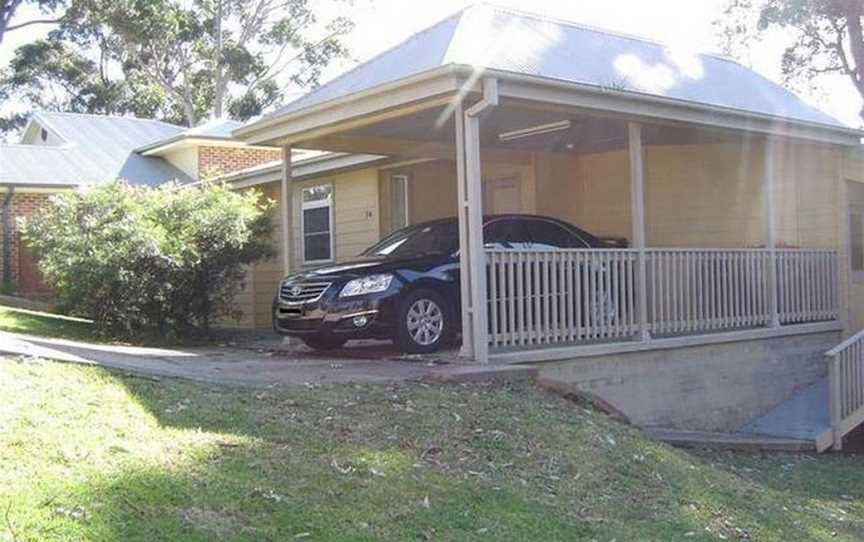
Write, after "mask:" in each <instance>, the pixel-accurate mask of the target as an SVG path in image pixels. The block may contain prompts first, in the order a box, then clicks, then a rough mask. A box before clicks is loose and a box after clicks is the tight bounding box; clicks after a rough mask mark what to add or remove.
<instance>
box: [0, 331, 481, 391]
mask: <svg viewBox="0 0 864 542" xmlns="http://www.w3.org/2000/svg"><path fill="white" fill-rule="evenodd" d="M272 346H273V348H269V347H268V346H267V345H266V344H250V345H248V346H240V345H226V346H214V347H190V348H185V347H184V348H145V347H137V346H117V345H110V344H92V343H84V342H78V341H69V340H63V339H48V338H45V337H35V336H30V335H23V334H17V333H6V332H0V353H4V354H11V355H16V356H29V357H39V358H46V359H53V360H58V361H66V362H72V363H81V364H87V365H98V366H103V367H107V368H110V369H115V370H121V371H127V372H131V373H137V374H144V375H150V376H164V377H175V378H184V379H189V380H196V381H201V382H207V383H211V384H233V385H241V386H251V387H262V386H273V385H314V384H325V383H349V382H356V383H388V382H396V381H402V380H414V379H423V378H433V379H442V378H441V372H442V371H443V372H445V373H446V372H450V371H451V370H452V369H457V371H458V370H459V369H460V368H461V369H465V368H466V366H461V367H460V366H458V365H457V366H455V367H454V366H449V367H448V365H449V362H448V361H447V360H445V359H443V358H440V357H439V358H412V357H401V356H399V354H398V353H397V352H395V351H394V350H392V348H389V347H385V346H384V345H383V344H380V343H379V344H377V345H376V344H367V345H361V346H359V347H357V348H345V349H343V350H340V351H337V352H333V353H327V354H321V353H318V352H314V351H312V350H309V349H307V348H306V347H305V346H295V345H291V346H288V347H285V346H281V345H280V344H279V343H278V342H275V343H273V344H272ZM450 361H453V360H452V359H451V360H450ZM443 379H446V378H443Z"/></svg>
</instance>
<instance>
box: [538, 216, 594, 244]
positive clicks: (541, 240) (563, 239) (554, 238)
mask: <svg viewBox="0 0 864 542" xmlns="http://www.w3.org/2000/svg"><path fill="white" fill-rule="evenodd" d="M528 228H529V231H530V232H531V233H530V235H531V241H532V243H533V246H532V248H536V249H555V248H587V247H588V246H589V245H588V244H587V243H586V242H585V241H584V240H582V239H580V238H579V237H577V236H576V235H575V234H574V233H573V232H570V231H568V230H566V229H565V228H564V227H563V226H561V225H560V224H556V223H555V222H552V221H549V220H531V221H529V223H528Z"/></svg>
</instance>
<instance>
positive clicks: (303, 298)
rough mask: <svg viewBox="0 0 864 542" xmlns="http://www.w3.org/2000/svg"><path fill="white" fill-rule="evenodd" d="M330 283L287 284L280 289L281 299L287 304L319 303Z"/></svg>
mask: <svg viewBox="0 0 864 542" xmlns="http://www.w3.org/2000/svg"><path fill="white" fill-rule="evenodd" d="M330 284H332V283H330V282H286V283H285V284H283V285H282V287H281V288H280V289H279V299H280V300H282V301H284V302H285V303H308V302H310V301H318V300H319V299H320V298H321V296H322V295H324V292H326V291H327V288H329V287H330Z"/></svg>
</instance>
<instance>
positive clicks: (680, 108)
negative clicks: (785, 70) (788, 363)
mask: <svg viewBox="0 0 864 542" xmlns="http://www.w3.org/2000/svg"><path fill="white" fill-rule="evenodd" d="M481 74H482V76H484V77H496V78H498V79H500V80H501V81H503V82H504V85H503V86H502V88H501V93H502V96H503V97H512V98H520V99H534V100H538V99H539V100H540V101H543V100H546V101H549V102H550V103H555V102H556V101H557V102H558V103H564V104H567V105H571V106H575V107H583V108H585V109H591V110H597V111H607V112H610V113H615V114H622V115H627V116H632V117H644V118H646V119H650V118H654V119H658V120H667V121H679V122H684V123H692V124H701V125H706V126H712V127H718V128H725V129H733V130H741V131H749V132H758V133H763V134H765V135H775V136H783V137H796V138H803V139H811V140H817V141H822V142H827V143H833V144H840V145H857V144H859V143H860V140H861V138H862V137H864V131H862V130H857V129H854V128H849V127H844V126H837V125H830V124H820V123H815V122H806V121H802V120H798V119H792V118H788V117H781V116H772V115H767V114H760V113H755V112H752V111H745V110H741V109H735V108H730V107H722V106H713V105H708V104H704V103H701V102H692V101H687V100H682V99H678V98H669V97H665V96H657V95H654V94H647V93H643V92H638V91H632V90H616V89H610V88H606V87H600V86H597V85H591V84H585V83H576V82H571V81H564V80H560V79H552V78H548V77H542V76H536V75H528V74H522V73H516V72H509V71H503V70H496V69H489V68H479V69H478V68H476V67H473V66H469V65H464V64H448V65H445V66H441V67H439V68H435V69H433V70H428V71H425V72H422V73H419V74H416V75H413V76H411V77H406V78H403V79H399V80H396V81H391V82H388V83H384V84H381V85H377V86H375V87H372V88H369V89H366V90H364V91H361V92H357V93H353V94H348V95H345V96H341V97H339V98H334V99H332V100H327V101H325V102H322V103H319V104H315V105H312V106H310V107H307V108H303V109H298V110H296V111H290V112H287V113H284V114H281V115H273V116H269V117H264V118H262V119H260V120H258V121H256V122H253V123H250V124H247V125H246V126H243V127H241V128H238V129H237V130H235V131H234V132H233V135H234V136H235V137H237V138H240V139H243V140H244V141H246V142H247V143H250V144H254V143H262V142H267V143H269V144H276V143H275V142H276V141H278V139H279V138H280V137H281V138H287V137H288V136H289V135H290V134H291V133H292V132H295V131H293V130H292V131H280V130H278V126H279V125H284V124H286V123H289V122H300V121H302V120H305V119H307V118H310V117H313V116H315V115H316V114H323V113H325V112H329V111H330V110H335V109H337V108H340V107H345V106H346V105H347V104H352V105H353V104H357V103H360V102H362V101H364V100H369V99H370V98H372V97H374V96H376V95H380V94H383V93H386V94H388V97H389V96H393V95H394V93H395V91H397V90H398V89H404V88H406V87H409V86H412V85H421V86H422V85H425V84H431V83H432V82H433V81H435V80H436V79H440V78H442V77H455V78H456V80H455V81H454V84H453V87H452V90H453V91H454V92H457V93H459V94H464V93H466V92H467V91H470V90H472V89H473V87H474V85H475V84H476V83H477V80H478V79H479V76H480V75H481ZM528 87H535V88H534V90H533V91H531V92H527V89H528ZM537 88H545V89H546V90H548V91H557V92H559V93H561V95H558V96H553V94H554V92H545V93H544V92H537V91H536V89H537ZM563 94H566V95H568V96H567V99H564V98H563V96H562V95H563ZM400 103H404V102H398V101H395V100H394V101H388V106H391V107H393V106H397V105H400ZM363 114H366V113H365V112H363V111H357V113H356V116H362V115H363ZM327 117H328V120H329V122H331V123H333V124H335V123H337V122H341V121H344V120H347V119H348V118H350V117H349V116H345V117H344V118H338V116H337V115H332V116H331V115H328V116H327ZM322 125H323V124H322ZM301 131H303V130H297V131H296V132H297V133H299V132H301Z"/></svg>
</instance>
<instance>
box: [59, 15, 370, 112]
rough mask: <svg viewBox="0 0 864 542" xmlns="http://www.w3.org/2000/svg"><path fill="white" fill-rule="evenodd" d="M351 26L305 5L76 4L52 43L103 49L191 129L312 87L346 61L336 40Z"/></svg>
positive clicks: (258, 109) (337, 17) (339, 41)
mask: <svg viewBox="0 0 864 542" xmlns="http://www.w3.org/2000/svg"><path fill="white" fill-rule="evenodd" d="M336 1H339V0H336ZM352 28H353V23H352V22H351V21H350V19H348V18H347V17H345V16H336V17H334V18H332V19H330V20H327V21H321V20H319V17H318V16H317V15H316V13H315V11H314V10H313V7H312V5H311V4H310V2H309V0H253V1H248V0H196V1H194V2H191V3H190V2H179V1H177V0H77V1H76V2H75V4H74V5H73V6H71V7H70V9H69V10H68V11H67V15H66V17H65V18H64V21H63V23H62V24H61V27H60V31H59V32H58V34H57V35H58V37H62V38H63V39H66V40H70V41H73V42H75V43H78V44H79V45H83V46H88V45H93V44H94V43H96V42H102V43H104V44H105V45H106V46H107V49H108V51H109V54H110V55H111V58H112V59H113V60H115V61H116V62H118V63H120V64H121V65H122V66H123V67H124V70H125V71H126V72H128V71H134V72H136V73H138V74H139V75H140V76H141V77H142V78H143V79H145V80H147V81H149V82H150V83H152V84H153V85H156V86H158V87H159V88H160V89H162V91H163V92H164V93H165V95H166V97H167V99H168V100H169V101H170V102H171V103H172V104H174V105H175V106H177V107H178V108H179V109H180V110H182V113H183V117H184V119H185V121H186V123H187V124H188V125H190V126H194V125H195V124H197V122H198V121H199V120H200V119H201V118H203V117H205V116H208V115H212V116H215V117H221V116H223V115H224V114H225V112H226V111H227V112H228V113H229V114H230V115H231V116H232V117H235V118H241V119H244V118H248V117H250V116H253V115H257V114H259V113H260V112H261V111H262V110H263V109H264V108H265V107H268V106H271V105H273V104H275V103H277V102H278V101H279V100H280V99H281V98H282V96H283V92H282V90H281V87H282V86H284V84H285V83H291V84H293V85H295V86H297V87H300V88H307V87H310V86H314V85H317V84H318V82H319V78H320V76H321V73H322V71H323V69H324V68H326V67H327V66H328V65H329V64H330V62H332V61H333V60H334V59H336V58H339V57H343V56H345V55H346V53H347V49H346V47H345V45H344V43H343V42H342V37H343V36H344V35H345V34H346V33H347V32H349V31H350V30H351V29H352ZM289 71H290V74H289V73H287V72H289ZM280 78H281V80H280Z"/></svg>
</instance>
